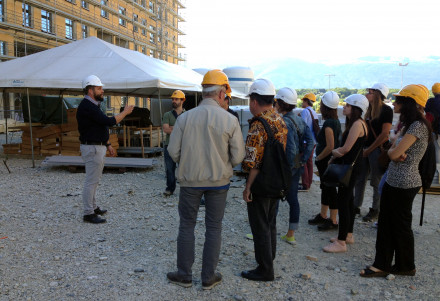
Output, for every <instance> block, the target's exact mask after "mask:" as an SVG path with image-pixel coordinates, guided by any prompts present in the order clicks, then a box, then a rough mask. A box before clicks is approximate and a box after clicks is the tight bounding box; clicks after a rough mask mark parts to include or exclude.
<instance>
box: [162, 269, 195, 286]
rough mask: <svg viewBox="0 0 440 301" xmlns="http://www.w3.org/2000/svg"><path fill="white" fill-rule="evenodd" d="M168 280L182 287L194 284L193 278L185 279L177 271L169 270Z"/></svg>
mask: <svg viewBox="0 0 440 301" xmlns="http://www.w3.org/2000/svg"><path fill="white" fill-rule="evenodd" d="M167 278H168V281H169V282H171V283H173V284H175V285H178V286H181V287H191V286H192V280H185V279H183V278H182V277H181V276H179V274H178V273H177V272H169V273H168V274H167Z"/></svg>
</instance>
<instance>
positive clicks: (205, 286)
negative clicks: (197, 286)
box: [202, 273, 222, 290]
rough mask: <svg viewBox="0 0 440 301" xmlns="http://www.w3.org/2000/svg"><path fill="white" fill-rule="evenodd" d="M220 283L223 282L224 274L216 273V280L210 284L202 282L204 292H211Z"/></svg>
mask: <svg viewBox="0 0 440 301" xmlns="http://www.w3.org/2000/svg"><path fill="white" fill-rule="evenodd" d="M220 282H222V274H220V273H215V274H214V279H212V280H211V281H209V282H202V288H203V289H204V290H210V289H212V288H213V287H214V286H216V285H217V284H219V283H220Z"/></svg>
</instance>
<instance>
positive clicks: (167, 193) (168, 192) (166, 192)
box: [162, 190, 173, 197]
mask: <svg viewBox="0 0 440 301" xmlns="http://www.w3.org/2000/svg"><path fill="white" fill-rule="evenodd" d="M162 194H163V196H164V197H169V196H172V195H173V193H172V192H171V191H169V190H165V191H164V192H163V193H162Z"/></svg>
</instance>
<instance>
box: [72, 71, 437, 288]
mask: <svg viewBox="0 0 440 301" xmlns="http://www.w3.org/2000/svg"><path fill="white" fill-rule="evenodd" d="M102 86H103V85H102V83H101V82H100V80H99V79H98V78H96V77H94V76H92V77H91V78H89V81H87V80H85V81H84V83H83V87H84V89H85V93H86V96H85V98H84V100H83V102H82V103H81V105H80V107H79V108H78V114H77V119H78V127H79V132H80V140H81V151H82V156H83V157H84V160H85V162H86V181H85V186H84V192H83V200H84V208H85V209H84V221H86V222H91V223H101V222H105V220H103V219H102V218H100V217H99V215H102V214H104V213H105V210H103V209H100V208H99V207H97V206H96V204H95V198H94V194H95V190H96V185H97V183H98V181H99V178H100V176H101V174H102V159H101V157H102V158H103V156H104V155H105V150H106V148H107V150H108V151H109V152H110V154H111V153H112V149H111V146H110V145H109V144H108V131H107V135H106V134H105V129H106V128H107V127H108V126H111V125H113V124H116V123H118V122H120V121H121V120H122V119H123V118H124V117H125V116H126V115H128V114H129V113H131V111H132V110H133V108H132V107H130V106H127V107H126V108H125V109H124V111H123V112H122V113H121V114H119V115H116V116H115V117H105V115H104V116H103V114H101V113H99V112H98V110H97V104H99V101H102V95H103V89H102ZM437 89H438V90H440V85H439V87H438V88H437ZM388 91H389V90H388V88H387V87H386V85H384V84H375V85H373V86H372V87H371V88H369V89H368V93H367V94H366V95H361V94H353V95H350V96H349V97H347V98H346V99H345V103H346V104H345V106H344V109H343V114H344V115H345V117H346V122H345V129H344V131H343V132H342V129H341V124H340V122H339V119H338V115H337V109H338V105H339V97H338V95H337V93H335V92H334V91H328V92H327V93H325V94H324V95H323V96H322V99H321V104H320V111H321V114H322V119H323V120H324V123H323V125H322V127H321V129H319V131H316V132H315V131H314V125H313V123H314V122H315V120H317V115H316V112H314V111H313V110H312V109H311V108H308V107H311V105H312V103H313V102H314V101H316V96H315V95H313V94H311V93H309V94H307V95H305V96H304V97H303V99H302V100H303V108H304V110H303V111H302V113H301V115H302V117H304V116H305V118H301V117H300V116H298V115H297V114H295V113H294V111H293V110H294V109H295V108H296V106H297V99H298V95H297V93H296V91H295V90H294V89H291V88H289V87H284V88H282V89H280V90H278V92H276V90H275V87H274V85H273V84H272V83H271V82H270V81H269V80H267V79H257V80H255V81H254V83H253V84H252V86H251V87H250V89H249V94H248V97H249V109H250V112H251V114H252V115H253V118H252V119H250V120H249V124H250V126H249V131H248V134H247V137H246V141H245V142H244V141H243V136H242V132H241V127H240V124H239V120H238V116H236V114H233V111H232V110H229V107H228V106H229V100H230V97H231V95H230V93H231V88H230V85H229V81H228V77H227V76H226V75H225V74H224V73H223V72H222V71H220V70H211V71H208V72H207V73H206V74H205V76H204V78H203V81H202V98H203V100H202V102H201V103H200V104H199V106H197V107H196V108H194V109H191V110H189V111H187V112H185V111H184V109H183V107H182V104H183V102H184V101H185V94H184V93H183V92H182V91H179V90H178V91H175V92H174V93H173V95H172V105H173V110H172V111H170V112H168V113H166V114H165V115H164V117H163V130H164V132H165V133H166V134H167V139H166V142H165V147H164V156H165V166H166V170H167V172H166V175H167V187H166V190H165V192H164V196H169V195H172V194H173V193H174V190H175V188H176V177H175V170H176V164H177V165H178V169H177V179H178V181H179V184H180V194H179V205H178V212H179V218H180V221H179V232H178V237H177V270H176V271H174V272H170V273H168V274H167V278H168V280H169V281H170V282H171V283H174V284H177V285H179V286H182V287H190V286H192V265H193V263H194V260H195V255H194V254H195V236H194V228H195V225H196V219H197V213H198V210H199V206H200V201H201V199H202V197H204V199H205V207H206V213H205V225H206V233H205V243H204V247H203V256H202V258H203V259H202V271H201V278H202V288H203V289H205V290H209V289H211V288H212V287H214V286H215V285H217V284H219V283H220V282H221V281H222V275H221V274H220V273H219V272H217V271H216V268H217V264H218V259H219V253H220V247H221V232H222V219H223V215H224V211H225V206H226V198H227V193H228V190H229V185H230V178H231V177H232V175H233V167H234V166H236V165H238V164H240V163H241V164H242V169H243V171H245V172H247V173H248V176H247V180H246V185H245V188H244V190H243V200H244V201H245V202H246V204H247V211H248V217H249V224H250V228H251V231H252V236H253V242H254V249H255V259H256V262H257V264H258V265H257V267H256V268H255V269H250V270H245V271H243V272H242V273H241V276H242V277H243V278H246V279H249V280H253V281H272V280H274V267H273V261H274V259H275V256H276V242H277V237H276V216H277V213H278V207H279V201H280V200H279V199H278V198H273V197H270V196H266V195H257V194H253V193H252V185H253V183H254V181H255V179H256V178H257V177H258V175H259V173H260V170H261V167H262V164H263V159H264V154H265V147H266V142H267V141H268V137H269V136H268V135H269V134H268V132H267V129H266V128H265V126H268V127H269V128H270V131H271V132H272V134H271V135H272V136H273V137H274V139H276V141H278V142H279V143H280V144H282V146H283V148H284V149H285V154H286V158H287V160H286V161H287V162H286V164H288V166H289V167H290V170H291V173H292V177H291V185H290V188H289V191H288V193H287V197H286V199H287V202H288V204H289V207H290V210H289V223H288V229H287V232H286V234H285V235H282V236H281V239H282V240H284V241H286V242H288V243H294V242H295V236H294V234H295V230H297V228H298V223H299V215H300V208H299V202H298V190H299V189H305V190H307V189H309V188H310V184H311V182H312V181H311V178H310V180H309V177H311V176H312V175H313V165H312V166H311V167H310V164H313V163H312V162H313V151H314V149H315V147H316V157H315V164H316V166H317V169H318V172H319V174H320V175H323V174H324V173H325V171H326V169H327V167H328V166H329V165H330V164H350V165H352V166H353V172H352V173H351V176H350V179H349V181H348V184H347V185H342V184H341V185H339V186H338V187H332V186H326V185H325V184H324V183H321V186H320V188H321V209H320V213H318V214H317V215H316V216H315V217H314V218H313V219H311V220H309V223H310V224H317V225H319V227H320V229H321V230H328V229H338V231H339V233H338V236H337V237H333V238H331V239H330V242H331V243H330V244H329V245H327V246H325V247H324V248H323V250H324V251H325V252H331V253H338V252H346V251H347V246H346V245H347V244H353V243H354V236H353V225H354V219H355V215H356V213H360V211H359V208H360V206H361V205H362V199H363V193H364V190H365V185H366V184H365V183H366V182H367V179H368V177H369V174H371V175H370V178H371V180H370V184H371V186H372V187H373V191H374V193H373V205H372V207H371V208H370V211H369V212H368V213H367V215H366V216H364V220H365V221H371V220H374V219H375V218H376V216H378V232H377V243H376V258H375V261H374V263H373V264H372V265H370V266H368V267H366V268H365V269H364V270H362V271H361V273H360V275H361V276H363V277H375V276H386V275H387V274H388V273H393V274H401V275H414V274H415V265H414V239H413V234H412V230H411V220H412V215H411V210H412V202H413V200H414V198H415V195H416V193H417V192H418V190H419V188H420V186H421V179H420V175H419V173H418V169H417V166H418V163H419V162H420V160H421V158H422V156H423V154H424V152H425V150H426V148H427V145H428V142H429V141H430V140H431V139H432V137H431V131H432V129H431V123H430V122H429V121H427V119H426V118H425V115H424V107H425V105H426V103H427V100H428V97H429V91H428V89H427V88H426V87H425V86H423V85H408V86H405V87H404V88H402V89H401V90H400V91H399V93H396V94H394V96H396V101H395V103H394V112H395V113H400V118H399V124H398V126H396V127H395V129H393V130H392V131H391V125H392V119H393V112H392V109H391V108H390V107H389V106H387V105H386V104H384V99H386V97H387V96H388ZM434 94H435V95H436V96H435V99H434V100H432V101H431V100H430V102H431V105H430V106H431V107H432V108H434V109H438V108H439V107H440V105H439V103H440V99H439V97H440V96H437V95H440V91H438V94H436V93H434ZM435 101H437V102H435ZM434 109H432V110H434ZM439 111H440V110H438V111H436V112H437V113H432V114H434V115H435V114H437V115H436V116H438V112H439ZM263 121H264V122H263ZM390 131H391V135H390ZM436 131H438V125H437V129H436ZM314 132H315V133H314ZM387 141H389V143H391V147H390V148H389V150H388V156H389V158H390V159H391V163H390V164H389V167H388V169H387V170H384V169H383V168H378V166H377V161H378V159H377V158H378V156H379V154H380V152H381V148H382V147H383V145H384V143H386V142H387ZM437 144H438V142H437ZM101 148H102V150H101ZM103 154H104V155H103ZM301 176H303V177H304V179H303V180H302V181H301V182H302V183H301V184H300V178H301ZM381 180H382V181H383V182H384V183H385V184H384V185H383V188H381V187H379V186H380V185H379V183H380V182H381ZM328 211H330V212H329V217H327V214H328ZM393 257H395V264H394V265H392V261H393Z"/></svg>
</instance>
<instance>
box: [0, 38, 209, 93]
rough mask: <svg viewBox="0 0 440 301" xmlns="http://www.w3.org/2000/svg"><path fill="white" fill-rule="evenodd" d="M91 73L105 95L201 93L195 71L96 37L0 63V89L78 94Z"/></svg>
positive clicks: (199, 81)
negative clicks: (97, 78)
mask: <svg viewBox="0 0 440 301" xmlns="http://www.w3.org/2000/svg"><path fill="white" fill-rule="evenodd" d="M90 74H95V75H97V76H98V77H99V78H100V79H101V81H102V82H103V83H104V85H105V87H104V90H105V91H106V92H105V93H106V94H107V95H131V96H143V97H150V96H151V97H154V96H159V95H161V96H167V95H170V94H171V93H172V91H174V90H176V89H180V90H184V91H193V92H198V91H201V86H200V83H201V82H202V76H201V75H200V74H199V73H197V72H195V71H192V70H190V69H187V68H184V67H182V66H178V65H175V64H170V63H168V62H165V61H161V60H158V59H155V58H152V57H148V56H146V55H144V54H142V53H140V52H137V51H133V50H129V49H125V48H121V47H118V46H115V45H112V44H110V43H107V42H105V41H102V40H100V39H98V38H96V37H90V38H87V39H84V40H79V41H76V42H73V43H70V44H66V45H63V46H60V47H56V48H52V49H49V50H46V51H42V52H39V53H35V54H32V55H29V56H25V57H22V58H18V59H15V60H11V61H7V62H3V63H0V88H12V89H8V90H11V91H14V90H17V89H20V90H22V89H23V88H29V90H31V91H35V90H41V91H44V92H45V93H50V92H55V93H56V94H58V93H60V92H62V93H63V94H68V93H72V94H74V92H79V93H81V90H82V89H81V88H82V87H81V80H82V79H83V78H84V77H86V76H87V75H90ZM159 91H160V92H159Z"/></svg>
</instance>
